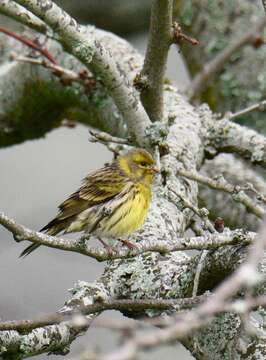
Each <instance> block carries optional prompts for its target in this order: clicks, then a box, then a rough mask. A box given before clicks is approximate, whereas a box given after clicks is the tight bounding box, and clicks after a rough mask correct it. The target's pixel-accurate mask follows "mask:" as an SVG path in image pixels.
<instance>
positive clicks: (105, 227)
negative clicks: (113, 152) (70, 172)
mask: <svg viewBox="0 0 266 360" xmlns="http://www.w3.org/2000/svg"><path fill="white" fill-rule="evenodd" d="M158 172H159V170H158V169H157V168H156V165H155V161H154V158H153V157H152V155H151V154H150V153H149V152H148V151H147V150H145V149H142V148H134V149H132V150H130V151H128V152H127V153H125V154H122V155H119V156H118V157H117V158H116V159H114V160H113V162H111V163H109V164H106V165H105V166H104V167H102V168H100V169H98V170H95V171H93V172H91V173H89V174H88V175H87V176H86V177H85V178H84V179H83V181H82V185H81V187H80V188H79V189H78V190H77V191H75V192H74V193H73V194H71V195H70V196H69V197H68V198H67V199H66V200H65V201H64V202H63V203H62V204H60V205H59V207H58V208H59V212H58V214H57V216H56V217H55V218H54V219H53V220H51V221H50V222H49V223H48V224H47V225H45V226H44V227H43V228H42V229H41V230H40V231H41V232H44V233H46V234H48V235H52V236H54V235H57V234H59V233H62V232H63V233H64V234H66V233H73V232H80V231H84V232H86V233H89V234H94V235H96V236H97V237H98V239H99V240H100V242H101V243H102V244H103V245H104V246H105V247H106V248H107V250H110V249H112V247H111V246H110V245H108V243H106V242H105V241H104V240H103V239H102V237H104V238H107V239H109V238H113V239H120V238H121V237H125V236H128V235H130V234H132V233H133V232H135V231H136V230H137V229H139V228H140V227H141V226H142V225H143V223H144V222H145V219H146V217H147V214H148V210H149V207H150V203H151V198H152V183H153V180H154V177H155V174H156V173H158ZM120 241H122V243H124V244H125V245H127V246H128V247H129V248H134V247H136V245H135V244H132V243H131V242H130V241H128V240H125V239H120ZM39 246H40V244H31V245H29V246H28V247H27V248H25V249H24V250H23V251H22V253H21V255H20V257H25V256H27V255H29V254H30V253H31V252H32V251H34V250H35V249H37V248H38V247H39Z"/></svg>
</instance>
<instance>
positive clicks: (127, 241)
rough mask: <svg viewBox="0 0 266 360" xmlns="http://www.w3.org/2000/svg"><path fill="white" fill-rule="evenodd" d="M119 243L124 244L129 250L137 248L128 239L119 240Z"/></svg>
mask: <svg viewBox="0 0 266 360" xmlns="http://www.w3.org/2000/svg"><path fill="white" fill-rule="evenodd" d="M121 243H122V244H123V245H125V246H126V247H127V248H128V249H130V250H134V249H138V247H137V245H136V244H134V243H132V242H131V241H129V240H121Z"/></svg>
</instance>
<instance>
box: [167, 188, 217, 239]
mask: <svg viewBox="0 0 266 360" xmlns="http://www.w3.org/2000/svg"><path fill="white" fill-rule="evenodd" d="M169 190H170V192H172V193H173V194H175V195H176V196H177V197H178V198H179V199H180V200H181V201H182V203H183V205H184V207H185V208H188V209H190V210H192V211H193V212H194V214H196V215H198V217H199V218H201V219H202V220H203V224H204V227H205V228H206V230H209V231H210V232H211V233H214V232H215V228H214V226H213V225H212V223H211V222H210V220H209V218H208V215H209V211H208V210H207V209H206V208H201V209H199V208H198V207H196V206H195V205H193V204H192V203H191V202H190V201H189V200H188V199H185V198H184V197H183V196H182V195H181V194H179V193H178V192H176V191H175V190H174V189H172V188H169Z"/></svg>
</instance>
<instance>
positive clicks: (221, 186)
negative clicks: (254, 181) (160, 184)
mask: <svg viewBox="0 0 266 360" xmlns="http://www.w3.org/2000/svg"><path fill="white" fill-rule="evenodd" d="M177 175H179V176H184V177H186V178H187V179H191V180H194V181H197V182H199V183H200V184H203V185H206V186H209V187H210V188H212V189H216V190H221V191H224V192H226V193H228V194H230V195H232V198H233V200H235V201H237V202H240V203H241V204H243V205H244V206H245V207H246V208H247V210H248V211H251V212H252V213H253V214H255V215H256V216H258V217H259V218H261V219H262V218H264V216H265V214H266V213H265V211H264V209H263V208H262V207H261V206H259V205H258V204H256V203H255V202H254V201H253V200H252V199H251V198H250V197H249V196H248V195H247V194H246V193H245V190H246V189H248V186H246V187H244V186H239V185H232V184H230V183H229V182H227V181H226V180H225V178H224V177H223V176H222V175H220V176H219V177H217V180H214V179H211V178H208V177H207V176H204V175H201V174H199V173H197V172H192V171H187V170H185V169H181V168H180V169H178V170H177ZM254 190H255V189H254ZM261 196H262V197H263V198H264V195H261Z"/></svg>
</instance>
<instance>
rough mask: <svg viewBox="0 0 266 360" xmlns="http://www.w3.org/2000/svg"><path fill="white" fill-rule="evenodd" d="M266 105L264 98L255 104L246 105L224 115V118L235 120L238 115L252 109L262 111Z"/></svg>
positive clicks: (247, 112)
mask: <svg viewBox="0 0 266 360" xmlns="http://www.w3.org/2000/svg"><path fill="white" fill-rule="evenodd" d="M265 106H266V100H263V101H260V102H258V103H257V104H254V105H251V106H248V107H246V108H245V109H242V110H239V111H237V112H235V113H233V114H230V113H229V115H226V116H225V118H227V119H228V120H235V119H236V118H237V117H239V116H243V115H246V114H249V113H250V112H252V111H256V110H258V111H264V110H265Z"/></svg>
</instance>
